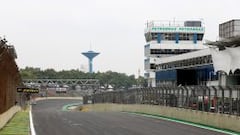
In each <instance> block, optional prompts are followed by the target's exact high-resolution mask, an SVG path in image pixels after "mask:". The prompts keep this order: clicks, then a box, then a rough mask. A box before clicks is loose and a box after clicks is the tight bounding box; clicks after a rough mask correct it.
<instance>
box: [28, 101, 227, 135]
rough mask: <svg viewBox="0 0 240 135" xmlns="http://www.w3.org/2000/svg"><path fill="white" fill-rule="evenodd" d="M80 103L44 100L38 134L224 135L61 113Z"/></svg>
mask: <svg viewBox="0 0 240 135" xmlns="http://www.w3.org/2000/svg"><path fill="white" fill-rule="evenodd" d="M77 102H80V101H78V100H45V101H38V103H37V105H35V106H33V108H32V109H33V122H34V127H35V130H36V134H37V135H223V134H222V133H218V132H213V131H209V130H205V129H201V128H196V127H192V126H188V125H183V124H179V123H174V122H169V121H164V120H159V119H153V118H147V117H143V116H136V115H134V114H127V113H120V112H119V113H118V112H98V113H96V112H74V111H62V110H61V109H62V106H64V105H66V104H70V103H77Z"/></svg>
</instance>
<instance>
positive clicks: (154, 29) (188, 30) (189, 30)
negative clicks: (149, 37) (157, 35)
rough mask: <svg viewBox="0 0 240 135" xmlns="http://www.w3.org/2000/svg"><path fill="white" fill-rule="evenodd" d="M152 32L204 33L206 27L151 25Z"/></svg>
mask: <svg viewBox="0 0 240 135" xmlns="http://www.w3.org/2000/svg"><path fill="white" fill-rule="evenodd" d="M150 30H151V32H171V33H172V32H173V33H177V32H179V33H204V27H171V26H169V27H160V26H156V27H151V29H150Z"/></svg>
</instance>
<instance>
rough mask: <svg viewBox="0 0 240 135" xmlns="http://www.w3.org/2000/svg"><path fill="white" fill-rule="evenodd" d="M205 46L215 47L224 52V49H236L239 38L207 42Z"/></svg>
mask: <svg viewBox="0 0 240 135" xmlns="http://www.w3.org/2000/svg"><path fill="white" fill-rule="evenodd" d="M206 44H207V45H212V46H217V47H218V48H219V49H220V50H224V49H225V48H226V47H238V46H240V36H236V37H232V38H227V39H222V40H219V41H207V42H206Z"/></svg>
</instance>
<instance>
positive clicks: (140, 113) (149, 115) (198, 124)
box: [125, 112, 240, 135]
mask: <svg viewBox="0 0 240 135" xmlns="http://www.w3.org/2000/svg"><path fill="white" fill-rule="evenodd" d="M125 113H129V114H135V115H140V116H144V117H149V118H156V119H162V120H167V121H172V122H177V123H181V124H185V125H190V126H194V127H199V128H203V129H207V130H211V131H215V132H220V133H224V134H229V135H240V132H236V131H232V130H229V129H221V128H217V127H214V126H209V125H204V124H201V123H194V122H190V121H185V120H181V119H177V118H171V117H167V116H162V115H158V114H148V113H143V112H125Z"/></svg>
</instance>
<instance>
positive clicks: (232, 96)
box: [84, 86, 240, 115]
mask: <svg viewBox="0 0 240 135" xmlns="http://www.w3.org/2000/svg"><path fill="white" fill-rule="evenodd" d="M84 103H118V104H151V105H162V106H170V107H179V108H186V109H193V110H199V111H206V112H215V113H225V114H231V115H240V86H226V87H223V86H180V87H177V86H176V87H175V86H161V87H154V88H138V89H130V90H125V91H112V92H102V93H97V94H93V95H91V96H85V97H84Z"/></svg>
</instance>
